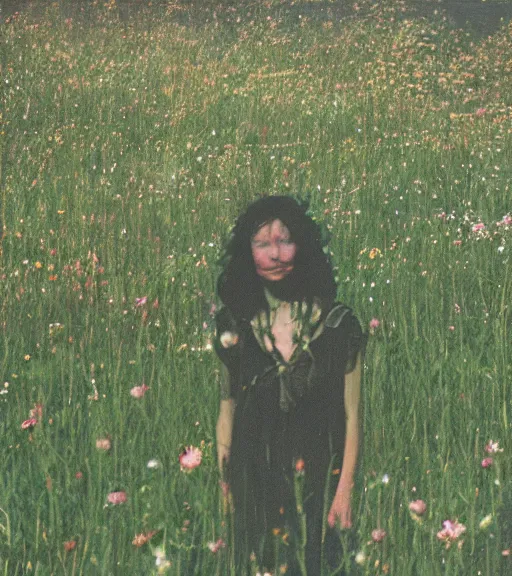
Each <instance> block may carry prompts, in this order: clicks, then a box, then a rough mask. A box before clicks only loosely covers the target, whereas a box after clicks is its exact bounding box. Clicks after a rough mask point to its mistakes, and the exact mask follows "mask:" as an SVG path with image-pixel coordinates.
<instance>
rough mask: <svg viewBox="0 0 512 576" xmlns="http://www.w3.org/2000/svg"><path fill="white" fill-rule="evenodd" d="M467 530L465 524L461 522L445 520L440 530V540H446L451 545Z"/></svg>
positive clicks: (438, 535) (438, 534)
mask: <svg viewBox="0 0 512 576" xmlns="http://www.w3.org/2000/svg"><path fill="white" fill-rule="evenodd" d="M465 531H466V527H465V526H464V524H459V523H458V522H457V521H455V522H452V521H451V520H445V521H444V522H443V529H442V530H439V532H438V533H437V537H438V538H439V540H444V541H445V542H446V543H447V545H449V544H450V543H451V542H452V541H453V540H457V538H458V537H459V536H460V535H461V534H462V533H464V532H465Z"/></svg>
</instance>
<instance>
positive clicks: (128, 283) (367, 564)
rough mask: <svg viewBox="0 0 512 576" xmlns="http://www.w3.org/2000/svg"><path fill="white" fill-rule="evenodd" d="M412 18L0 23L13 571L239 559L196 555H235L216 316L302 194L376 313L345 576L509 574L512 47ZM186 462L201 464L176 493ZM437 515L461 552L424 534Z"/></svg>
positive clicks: (362, 13) (2, 351)
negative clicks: (261, 212)
mask: <svg viewBox="0 0 512 576" xmlns="http://www.w3.org/2000/svg"><path fill="white" fill-rule="evenodd" d="M324 4H325V3H324ZM402 4H403V3H400V2H394V1H393V2H390V1H386V2H367V1H366V0H361V1H360V2H358V5H359V6H357V5H356V7H355V8H352V7H351V8H350V9H349V10H348V12H349V14H348V16H347V19H345V20H342V21H341V22H339V21H337V20H329V12H328V11H327V12H326V17H322V18H320V19H315V18H314V17H312V15H311V9H312V8H311V3H303V2H295V5H294V8H293V10H292V9H291V8H290V7H289V6H288V4H287V3H282V2H278V1H277V0H272V1H269V2H255V3H246V4H245V5H242V6H239V5H238V4H236V3H235V4H232V5H230V4H224V5H220V6H217V7H215V6H214V5H213V4H211V5H210V4H208V3H206V4H204V3H203V4H202V5H201V6H199V7H198V5H194V4H192V3H176V4H171V3H170V4H169V5H168V6H167V7H165V6H163V5H158V6H155V7H148V6H147V5H146V6H145V7H141V8H140V13H139V17H138V18H137V19H132V20H124V19H123V18H121V16H120V11H119V9H118V7H117V6H116V5H115V3H114V2H111V3H110V4H109V5H104V4H103V3H99V2H94V3H89V4H84V10H83V11H77V13H76V14H75V17H74V18H73V19H71V20H69V19H68V20H66V10H67V9H68V8H69V6H68V5H67V4H66V3H64V2H57V3H55V4H52V5H51V6H50V7H49V8H48V9H47V11H46V12H45V13H44V15H40V14H38V15H33V16H31V15H30V13H28V15H27V14H22V15H20V16H17V17H14V18H11V19H9V20H8V21H5V22H4V23H2V24H1V36H0V39H1V51H0V56H1V77H2V79H1V82H2V84H1V91H0V123H1V126H0V132H1V141H0V147H1V148H0V155H1V159H2V160H1V165H0V169H1V173H0V194H1V216H2V220H3V226H4V229H3V240H2V254H1V260H0V289H1V293H2V299H1V301H0V328H1V330H0V369H1V378H2V381H1V382H0V387H3V388H2V390H1V392H2V394H1V395H0V410H1V412H0V414H1V418H0V432H1V437H2V443H1V445H0V462H2V474H1V476H0V477H1V486H0V572H1V574H3V575H5V576H11V575H16V574H18V575H21V574H37V575H41V576H42V575H46V574H69V575H74V574H94V575H96V574H105V575H107V574H119V575H121V574H122V575H125V574H130V575H131V574H133V575H139V574H151V573H153V572H155V573H156V571H157V567H156V565H155V557H154V556H153V554H152V550H151V548H152V547H153V548H154V547H155V546H156V545H159V544H161V545H163V546H164V547H165V553H166V555H167V558H168V559H169V561H170V562H171V566H170V567H169V568H168V573H170V574H180V575H181V574H198V575H204V574H218V575H224V574H228V573H229V566H230V553H229V550H230V549H229V546H228V547H226V548H221V549H220V550H219V551H218V552H216V553H212V552H211V551H210V550H209V548H208V546H207V544H208V542H213V541H216V540H217V539H218V538H223V539H224V540H225V541H226V543H227V544H228V545H229V543H230V534H229V519H226V518H224V517H223V514H222V503H221V496H220V490H219V487H218V480H219V478H218V473H217V470H216V454H215V445H214V432H215V421H216V417H217V409H218V402H219V363H218V361H217V360H216V358H215V355H214V353H213V352H212V351H211V348H210V346H208V344H209V343H210V342H211V338H212V326H211V321H212V318H211V314H210V309H211V306H212V303H213V302H215V290H214V286H215V279H216V276H217V274H218V269H217V267H216V261H217V259H218V257H219V255H220V250H221V246H222V242H223V241H224V240H225V239H226V238H227V236H228V234H229V231H230V227H231V226H232V224H233V223H234V220H235V218H236V216H237V215H238V214H239V213H240V211H241V210H242V209H243V208H244V207H245V206H246V205H247V203H248V202H249V201H250V200H251V199H253V198H256V197H257V196H258V195H259V194H261V193H289V194H293V195H295V194H299V195H301V196H304V195H306V194H309V195H310V198H311V207H312V210H313V212H314V214H315V216H316V217H317V218H318V219H325V221H326V223H327V224H328V226H329V227H330V229H331V233H332V240H331V248H332V251H333V258H334V262H335V264H336V266H337V267H338V271H337V273H338V276H339V298H340V299H341V300H343V301H345V302H347V303H348V304H349V305H351V306H352V307H353V308H354V309H355V311H356V313H357V315H358V316H359V317H360V318H361V320H362V322H363V323H364V324H365V325H368V323H369V321H370V320H371V319H372V318H377V319H379V320H380V326H379V327H378V328H377V329H376V330H375V333H374V334H373V335H372V336H371V337H370V342H369V345H368V350H367V356H366V361H365V377H364V447H363V459H362V465H361V471H360V476H359V479H358V482H357V484H356V487H355V494H354V520H355V530H354V534H352V535H351V536H350V538H349V540H350V541H349V542H347V546H346V552H347V561H348V562H350V563H351V572H350V573H351V574H365V575H370V574H371V575H376V574H388V573H389V574H392V575H397V576H408V575H421V576H430V575H432V576H438V575H447V576H448V575H450V576H453V575H460V576H467V575H470V574H471V575H473V574H475V575H476V574H484V575H488V576H495V575H503V576H504V575H505V574H507V573H509V571H510V570H512V567H511V564H510V557H504V556H502V551H503V550H506V549H509V548H510V547H511V546H512V525H511V520H510V518H511V517H512V487H511V484H510V476H511V474H512V469H511V464H510V463H511V460H510V457H509V454H510V450H511V449H512V446H511V444H510V441H509V438H510V428H511V414H512V405H511V401H510V385H511V381H512V370H511V368H510V357H511V355H512V350H511V344H510V342H511V338H510V332H511V330H512V327H511V312H510V307H509V303H510V301H512V273H511V272H510V251H511V243H512V238H511V234H512V225H505V224H504V223H503V217H504V216H506V215H507V214H508V215H510V214H511V210H512V193H511V189H510V182H511V181H512V167H511V163H510V160H507V152H506V151H507V150H509V151H510V149H511V146H512V136H511V134H512V130H511V119H512V106H511V98H510V94H511V93H512V83H511V80H510V78H511V74H510V72H511V62H512V43H511V34H512V28H511V27H510V26H508V27H507V26H504V27H503V29H501V30H499V31H496V32H495V33H494V34H493V35H492V36H489V37H487V38H483V39H472V38H471V37H470V36H468V35H467V34H466V33H464V32H463V31H460V30H452V29H450V28H449V26H448V25H447V23H446V21H445V20H444V19H443V13H442V12H440V13H439V14H438V16H437V17H435V18H433V19H430V20H426V19H424V18H422V17H420V16H419V15H417V16H415V15H414V12H412V13H411V14H409V13H407V15H405V16H404V13H403V12H402V11H401V6H402ZM205 6H206V7H205ZM157 8H158V9H157ZM301 8H304V14H306V15H304V16H302V14H301ZM356 8H360V10H359V11H358V10H356ZM308 10H309V12H308ZM299 16H302V17H299ZM269 17H270V19H269ZM479 222H483V223H484V224H485V229H483V230H480V231H473V226H474V225H475V224H477V223H479ZM372 248H378V249H379V250H380V253H377V255H376V256H375V254H376V253H375V251H374V252H371V249H372ZM371 256H375V258H372V257H371ZM143 296H147V302H146V303H145V304H142V305H140V306H137V305H136V300H135V299H136V298H140V297H143ZM56 323H59V324H61V325H62V326H61V327H60V329H59V328H55V326H54V327H52V328H50V324H56ZM142 383H145V384H146V385H147V386H149V390H148V391H147V393H146V394H145V396H144V398H141V399H135V398H133V397H132V396H131V395H130V389H131V388H132V387H134V386H138V385H141V384H142ZM95 390H96V391H97V395H96V396H95ZM36 403H39V404H42V405H43V417H42V419H40V422H39V423H38V424H37V425H36V426H35V427H34V428H33V429H32V430H21V423H22V422H23V421H24V420H26V419H28V418H29V412H30V410H31V409H32V408H33V407H34V405H35V404H36ZM106 437H109V438H110V440H111V448H110V450H109V451H107V452H104V451H101V450H98V449H97V448H96V440H97V439H98V438H106ZM490 439H493V440H494V441H499V443H500V447H502V448H504V452H503V453H498V454H495V455H494V464H493V466H491V467H490V468H488V469H484V468H482V466H481V460H482V459H483V458H484V457H485V456H487V454H486V453H485V451H484V446H485V445H486V444H487V443H488V441H489V440H490ZM188 445H194V446H199V447H201V448H202V449H203V461H202V463H201V465H200V466H199V467H198V468H197V469H195V470H194V471H193V472H192V473H191V474H184V473H182V472H181V471H180V465H179V461H178V456H179V454H180V452H181V450H182V449H183V447H184V446H188ZM154 458H157V459H158V460H159V461H160V463H161V466H160V467H159V468H157V469H148V468H147V466H146V465H147V462H148V461H149V460H150V459H154ZM385 474H387V475H388V476H389V482H387V483H385V482H382V478H383V476H384V475H385ZM77 475H78V477H77ZM119 490H124V491H126V493H127V496H128V497H127V502H126V503H125V504H122V505H119V506H112V505H107V495H108V494H109V493H110V492H112V491H119ZM417 498H421V499H423V500H425V502H426V503H427V512H426V514H425V516H424V518H423V521H422V522H421V523H418V522H416V521H415V520H413V519H412V518H411V516H410V514H409V511H408V503H409V502H410V501H411V500H415V499H417ZM488 514H492V522H491V525H490V526H489V527H488V528H487V529H484V530H482V529H480V528H479V523H480V520H482V519H483V518H484V517H485V516H487V515H488ZM446 519H452V520H455V519H458V520H459V521H460V522H462V523H463V524H464V525H465V526H466V528H467V529H466V532H465V533H464V535H463V536H462V537H461V538H460V540H463V541H464V542H463V544H462V546H461V547H460V548H459V547H458V545H457V543H455V544H453V545H452V546H451V547H450V548H449V549H446V548H445V546H444V544H443V543H442V542H440V541H439V540H438V539H437V537H436V534H437V532H438V531H439V530H440V529H441V528H442V522H443V521H444V520H446ZM377 527H381V528H384V529H385V530H386V532H387V535H386V537H385V539H384V541H383V542H382V543H380V544H376V543H372V542H371V532H372V530H373V529H374V528H377ZM153 530H157V531H158V533H157V534H156V535H155V536H154V538H153V539H152V541H151V546H150V545H149V544H146V545H144V546H142V547H140V548H138V547H136V546H134V545H133V544H132V540H133V538H134V537H135V535H136V534H140V533H142V532H148V531H153ZM69 541H75V542H76V547H75V548H74V549H73V550H70V551H66V550H65V548H64V543H65V542H69ZM359 551H364V552H365V554H366V560H365V561H364V562H363V563H362V564H361V565H356V564H355V563H354V557H355V554H356V553H357V552H359Z"/></svg>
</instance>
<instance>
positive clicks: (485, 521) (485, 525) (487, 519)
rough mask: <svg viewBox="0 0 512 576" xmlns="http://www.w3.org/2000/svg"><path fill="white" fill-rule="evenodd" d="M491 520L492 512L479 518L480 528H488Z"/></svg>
mask: <svg viewBox="0 0 512 576" xmlns="http://www.w3.org/2000/svg"><path fill="white" fill-rule="evenodd" d="M491 522H492V514H487V516H486V517H485V518H482V520H480V525H479V526H480V530H485V529H486V528H489V526H490V525H491Z"/></svg>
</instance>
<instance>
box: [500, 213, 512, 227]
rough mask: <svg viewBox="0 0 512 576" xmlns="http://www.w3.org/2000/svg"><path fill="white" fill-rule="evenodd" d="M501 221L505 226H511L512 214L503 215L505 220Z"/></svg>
mask: <svg viewBox="0 0 512 576" xmlns="http://www.w3.org/2000/svg"><path fill="white" fill-rule="evenodd" d="M501 223H502V224H503V225H504V226H509V225H510V224H512V216H510V215H509V214H506V215H505V216H503V220H502V221H501Z"/></svg>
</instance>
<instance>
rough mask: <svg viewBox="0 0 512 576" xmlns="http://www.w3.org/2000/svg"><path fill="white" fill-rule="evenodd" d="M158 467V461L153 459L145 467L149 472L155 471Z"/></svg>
mask: <svg viewBox="0 0 512 576" xmlns="http://www.w3.org/2000/svg"><path fill="white" fill-rule="evenodd" d="M160 466H161V464H160V461H159V460H157V459H156V458H153V459H152V460H150V461H149V462H148V463H147V464H146V467H147V468H149V469H150V470H156V469H157V468H160Z"/></svg>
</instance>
